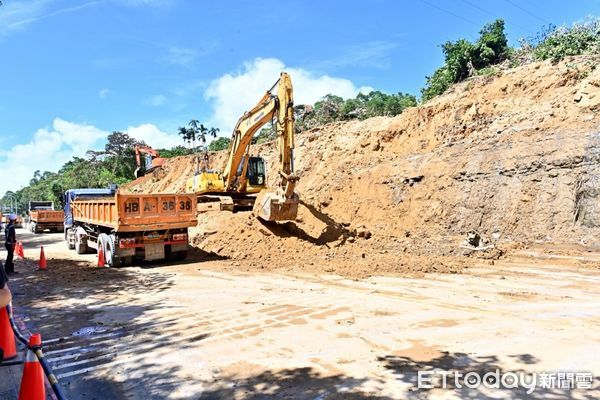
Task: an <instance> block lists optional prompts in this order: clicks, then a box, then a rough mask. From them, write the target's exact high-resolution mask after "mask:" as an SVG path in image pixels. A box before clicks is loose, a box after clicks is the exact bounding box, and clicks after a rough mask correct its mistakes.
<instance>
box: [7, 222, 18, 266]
mask: <svg viewBox="0 0 600 400" xmlns="http://www.w3.org/2000/svg"><path fill="white" fill-rule="evenodd" d="M16 220H17V215H16V214H9V215H8V224H7V225H6V227H5V228H4V245H5V247H6V251H7V252H8V255H7V256H6V266H5V270H6V273H7V274H16V273H17V272H16V271H15V264H14V262H13V257H14V254H15V247H16V245H17V232H16V230H15V221H16Z"/></svg>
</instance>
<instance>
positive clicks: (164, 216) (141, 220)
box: [72, 193, 197, 232]
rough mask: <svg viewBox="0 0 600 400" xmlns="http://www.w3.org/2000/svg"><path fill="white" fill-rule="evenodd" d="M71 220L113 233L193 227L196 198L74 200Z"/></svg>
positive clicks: (146, 196)
mask: <svg viewBox="0 0 600 400" xmlns="http://www.w3.org/2000/svg"><path fill="white" fill-rule="evenodd" d="M72 212H73V220H75V221H79V222H82V223H87V224H95V225H100V226H104V227H107V228H111V229H113V230H114V231H116V232H134V231H151V230H160V229H176V228H188V227H191V226H195V225H196V223H197V219H196V196H195V195H192V194H120V193H117V194H116V195H115V196H114V197H112V196H111V197H103V198H93V199H77V200H75V201H73V203H72Z"/></svg>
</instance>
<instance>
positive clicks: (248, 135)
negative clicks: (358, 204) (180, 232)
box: [186, 72, 299, 221]
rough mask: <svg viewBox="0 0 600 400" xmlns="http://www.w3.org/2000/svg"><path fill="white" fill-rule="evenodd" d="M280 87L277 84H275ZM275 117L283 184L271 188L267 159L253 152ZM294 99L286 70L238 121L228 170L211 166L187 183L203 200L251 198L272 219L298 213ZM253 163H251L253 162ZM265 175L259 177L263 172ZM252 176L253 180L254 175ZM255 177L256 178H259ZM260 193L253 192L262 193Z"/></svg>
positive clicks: (260, 214) (259, 211) (257, 211)
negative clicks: (258, 137)
mask: <svg viewBox="0 0 600 400" xmlns="http://www.w3.org/2000/svg"><path fill="white" fill-rule="evenodd" d="M275 89H276V90H275ZM271 121H274V125H275V129H276V134H277V138H276V144H277V150H278V166H279V167H278V172H279V173H278V184H277V186H276V187H274V188H272V189H266V184H265V181H264V162H263V160H262V158H260V157H250V154H249V152H250V145H251V142H252V137H253V136H254V134H255V133H256V132H258V130H259V129H260V128H262V127H263V126H264V125H265V124H267V123H269V122H271ZM293 148H294V100H293V88H292V81H291V79H290V76H289V75H288V74H287V73H285V72H282V73H281V76H280V78H279V80H278V81H277V82H276V83H275V85H273V87H271V89H270V90H268V91H267V92H266V93H265V94H264V95H263V96H262V97H261V99H260V100H259V101H258V103H257V104H256V105H255V106H254V107H253V108H252V109H251V110H249V111H247V112H245V113H244V115H242V117H241V118H240V119H239V120H238V121H237V123H236V125H235V128H234V130H233V134H232V138H231V142H230V144H229V149H228V152H229V156H228V158H227V162H226V164H225V168H224V169H223V172H222V174H220V173H218V172H214V171H206V172H203V173H202V174H196V175H195V176H194V177H193V178H190V179H188V182H187V185H186V189H187V190H188V191H193V192H196V193H198V194H199V197H198V199H199V203H203V202H205V201H210V200H211V199H212V198H214V197H216V198H218V199H219V201H221V202H222V199H223V198H225V197H230V198H232V199H236V201H238V202H239V199H240V198H244V197H245V198H247V199H248V200H256V201H254V202H253V203H254V208H253V212H254V214H255V215H256V216H257V217H259V218H261V219H263V220H266V221H286V220H293V219H296V215H297V213H298V203H299V198H298V195H297V194H296V193H294V188H295V186H296V182H297V180H298V177H297V176H296V175H295V174H294V162H293ZM249 163H250V168H249ZM260 174H262V175H261V177H260V178H259V175H260ZM249 180H250V185H249V182H248V181H249ZM253 180H254V182H253ZM259 190H260V192H259V194H258V196H257V197H256V198H254V197H251V196H249V195H251V194H253V193H257V192H258V191H259Z"/></svg>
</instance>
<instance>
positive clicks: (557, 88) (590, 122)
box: [124, 57, 600, 274]
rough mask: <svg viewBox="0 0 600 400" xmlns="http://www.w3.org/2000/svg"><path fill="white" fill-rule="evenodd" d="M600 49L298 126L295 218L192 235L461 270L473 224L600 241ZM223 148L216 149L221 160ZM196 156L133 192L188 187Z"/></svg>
mask: <svg viewBox="0 0 600 400" xmlns="http://www.w3.org/2000/svg"><path fill="white" fill-rule="evenodd" d="M598 61H599V58H598V57H586V58H581V57H580V58H572V59H569V60H565V61H563V62H561V63H559V64H556V65H553V64H551V63H549V62H544V63H536V64H530V65H526V66H523V67H519V68H515V69H510V70H507V71H504V72H502V73H501V74H499V75H497V76H493V77H491V76H489V77H478V78H474V79H471V80H469V81H467V82H464V83H462V84H459V85H456V86H455V87H454V88H453V89H451V91H449V92H448V93H446V94H444V95H443V96H440V97H438V98H436V99H433V100H431V101H429V102H428V103H426V104H425V105H423V106H421V107H415V108H411V109H408V110H406V111H405V112H404V113H403V114H401V115H399V116H397V117H393V118H389V117H377V118H371V119H368V120H365V121H353V122H344V123H334V124H329V125H327V126H324V127H320V128H315V129H312V130H310V131H308V132H305V133H303V134H301V135H298V137H297V145H296V152H295V155H296V167H297V170H298V172H299V174H300V175H301V181H300V184H299V186H298V190H297V191H298V193H299V194H300V196H301V199H302V201H303V205H302V207H301V209H300V215H299V218H298V221H296V222H289V223H286V224H279V225H277V224H275V225H271V224H263V223H261V222H259V221H257V220H255V219H254V218H253V217H252V216H251V215H249V214H248V213H238V214H234V215H232V214H229V213H209V214H204V215H201V216H200V222H199V226H198V229H197V230H196V233H195V234H196V237H195V238H194V243H195V245H196V246H198V247H199V248H201V249H202V250H204V251H207V252H212V253H216V254H218V255H221V256H226V257H232V258H235V259H250V260H261V261H264V260H267V261H269V263H268V264H269V265H271V264H273V265H275V264H277V265H289V266H294V265H298V266H300V267H302V268H307V269H313V268H311V266H314V269H317V270H326V271H331V272H333V271H335V272H338V273H339V272H342V273H343V272H349V271H350V272H352V273H362V274H368V273H373V272H375V271H378V272H380V271H402V270H406V269H417V270H424V271H431V270H441V271H457V270H459V269H460V268H461V267H463V266H464V265H465V261H464V259H465V257H454V256H456V255H461V254H463V252H464V250H463V249H461V248H460V247H459V245H460V243H461V242H462V241H463V240H464V236H465V234H466V233H467V232H468V231H470V230H477V231H479V232H480V233H482V234H483V235H484V236H485V237H488V238H490V240H492V241H493V242H495V243H496V244H497V245H499V247H503V246H504V247H506V246H507V244H510V243H523V242H525V243H527V242H535V241H544V242H554V243H582V244H587V245H596V244H597V240H598V239H597V238H598V237H599V235H598V234H599V233H600V230H599V227H600V199H599V197H598V195H599V192H600V189H599V188H600V184H599V179H600V164H599V162H600V113H599V111H600V68H595V66H597V65H598ZM254 153H256V154H261V155H262V156H263V157H265V158H266V159H267V162H268V166H269V169H268V171H269V180H270V182H273V181H274V179H275V172H276V167H275V165H274V161H275V151H274V148H273V145H272V144H266V145H262V146H257V147H256V148H255V149H254ZM224 158H225V154H224V153H223V152H220V153H215V154H212V155H211V162H210V164H211V165H210V166H211V167H212V168H217V169H218V168H219V167H221V166H222V164H223V162H224ZM195 168H196V167H195V163H194V161H193V159H192V158H190V157H180V158H177V159H173V160H171V161H170V162H169V163H167V165H166V166H165V168H164V170H163V171H157V172H156V173H155V174H154V175H151V176H147V177H144V178H141V179H139V180H137V181H134V182H132V183H131V184H130V185H128V186H127V187H126V188H124V190H129V191H137V192H139V191H142V192H157V191H158V192H160V191H163V192H166V191H180V192H181V191H184V189H185V180H186V179H187V178H188V177H189V176H191V175H192V174H193V171H194V170H195ZM508 246H510V245H508ZM467 264H468V262H467Z"/></svg>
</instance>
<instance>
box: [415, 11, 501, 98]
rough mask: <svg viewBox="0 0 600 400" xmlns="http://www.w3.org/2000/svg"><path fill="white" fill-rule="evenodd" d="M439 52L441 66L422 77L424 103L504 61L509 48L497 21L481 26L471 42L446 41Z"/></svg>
mask: <svg viewBox="0 0 600 400" xmlns="http://www.w3.org/2000/svg"><path fill="white" fill-rule="evenodd" d="M442 51H443V52H444V65H442V66H441V67H440V68H438V69H437V70H436V71H435V72H434V73H433V75H431V76H427V77H426V84H425V87H424V88H423V89H421V95H422V97H423V100H425V101H427V100H429V99H431V98H433V97H435V96H437V95H440V94H442V93H444V92H445V91H446V90H447V89H448V88H449V87H450V86H452V85H453V84H455V83H458V82H460V81H463V80H465V79H467V78H468V77H470V76H472V75H474V74H475V73H476V72H477V70H480V69H483V68H487V67H489V66H491V65H495V64H498V63H500V62H502V61H504V60H505V59H507V57H508V55H509V53H510V49H509V47H508V41H507V39H506V34H505V33H504V21H503V20H501V19H498V20H496V21H494V22H492V23H490V24H487V25H485V26H484V27H483V29H482V30H481V31H480V32H479V39H477V41H476V42H475V43H471V42H469V41H468V40H465V39H459V40H457V41H455V42H450V41H449V42H446V43H444V44H443V45H442Z"/></svg>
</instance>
